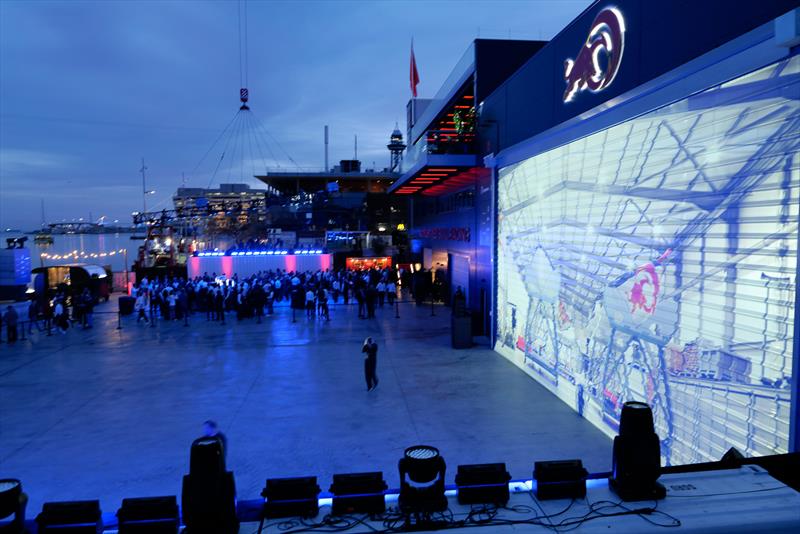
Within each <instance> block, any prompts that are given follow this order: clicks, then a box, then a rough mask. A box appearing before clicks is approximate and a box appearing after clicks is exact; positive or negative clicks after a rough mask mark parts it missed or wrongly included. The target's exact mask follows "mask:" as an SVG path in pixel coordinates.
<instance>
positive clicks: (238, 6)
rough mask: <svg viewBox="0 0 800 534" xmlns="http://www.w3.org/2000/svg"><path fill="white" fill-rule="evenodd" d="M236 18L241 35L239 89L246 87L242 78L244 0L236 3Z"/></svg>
mask: <svg viewBox="0 0 800 534" xmlns="http://www.w3.org/2000/svg"><path fill="white" fill-rule="evenodd" d="M236 16H237V18H238V19H237V20H238V23H239V25H238V27H237V30H238V35H239V87H244V85H242V83H243V76H242V0H238V2H236Z"/></svg>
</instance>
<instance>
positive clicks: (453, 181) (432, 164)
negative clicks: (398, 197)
mask: <svg viewBox="0 0 800 534" xmlns="http://www.w3.org/2000/svg"><path fill="white" fill-rule="evenodd" d="M404 166H405V167H406V169H407V170H406V171H405V172H404V173H403V175H402V176H401V177H400V179H399V180H397V181H396V182H395V184H394V185H393V186H392V187H391V188H390V190H389V192H390V193H397V194H416V193H420V194H435V193H436V192H438V191H444V190H449V189H450V187H446V188H445V187H443V186H444V185H445V184H449V185H460V186H463V185H467V183H466V182H463V177H464V176H465V175H470V176H471V172H472V171H473V170H474V169H475V168H476V167H477V166H478V155H477V143H476V140H475V134H474V133H472V132H462V133H458V132H457V131H456V129H455V128H446V129H440V130H428V131H426V132H424V135H423V136H422V137H421V138H420V140H419V142H417V143H416V144H415V145H413V146H412V147H409V150H408V151H407V152H406V159H405V161H404Z"/></svg>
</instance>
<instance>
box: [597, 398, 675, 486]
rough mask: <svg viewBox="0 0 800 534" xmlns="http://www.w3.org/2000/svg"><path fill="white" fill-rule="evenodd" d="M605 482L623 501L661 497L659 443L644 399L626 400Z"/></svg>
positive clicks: (650, 413) (651, 416)
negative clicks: (640, 400) (609, 469)
mask: <svg viewBox="0 0 800 534" xmlns="http://www.w3.org/2000/svg"><path fill="white" fill-rule="evenodd" d="M611 470H612V473H611V478H609V479H608V485H609V486H610V487H611V489H612V490H614V492H616V494H617V495H619V497H620V498H621V499H622V500H623V501H645V500H652V499H663V498H664V497H665V496H666V489H665V488H664V486H662V485H661V484H659V483H658V482H657V480H658V477H659V476H660V475H661V443H660V442H659V440H658V435H657V434H656V432H655V425H654V424H653V411H652V410H651V409H650V406H648V405H647V404H645V403H643V402H626V403H625V404H624V405H623V406H622V414H621V415H620V418H619V435H618V436H617V437H615V438H614V456H613V460H612V468H611Z"/></svg>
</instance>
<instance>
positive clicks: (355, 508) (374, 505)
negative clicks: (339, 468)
mask: <svg viewBox="0 0 800 534" xmlns="http://www.w3.org/2000/svg"><path fill="white" fill-rule="evenodd" d="M386 488H387V486H386V481H384V480H383V473H381V472H376V473H349V474H343V475H333V484H332V485H331V488H330V492H331V493H332V494H333V504H332V507H331V514H333V515H346V514H382V513H383V512H385V511H386V500H385V499H384V491H385V490H386Z"/></svg>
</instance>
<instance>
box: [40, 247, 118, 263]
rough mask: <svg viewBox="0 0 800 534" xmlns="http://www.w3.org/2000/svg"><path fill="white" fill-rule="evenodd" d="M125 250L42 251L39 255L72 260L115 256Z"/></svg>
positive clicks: (46, 257)
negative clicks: (57, 252) (51, 252)
mask: <svg viewBox="0 0 800 534" xmlns="http://www.w3.org/2000/svg"><path fill="white" fill-rule="evenodd" d="M125 253H126V250H125V249H124V248H121V249H118V250H112V251H111V252H84V251H80V252H79V251H77V250H73V251H72V252H68V253H66V254H48V253H47V252H42V253H41V254H39V256H40V257H41V258H43V259H46V260H72V259H75V260H77V259H87V258H106V257H108V256H116V255H117V254H125Z"/></svg>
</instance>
